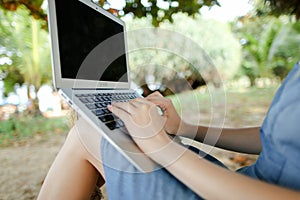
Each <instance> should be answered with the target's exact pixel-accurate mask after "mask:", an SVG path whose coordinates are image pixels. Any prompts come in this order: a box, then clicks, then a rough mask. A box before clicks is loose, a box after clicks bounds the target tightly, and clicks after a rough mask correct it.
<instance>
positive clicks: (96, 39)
mask: <svg viewBox="0 0 300 200" xmlns="http://www.w3.org/2000/svg"><path fill="white" fill-rule="evenodd" d="M56 18H57V31H58V42H59V52H60V64H61V74H62V78H68V79H84V80H96V81H98V80H99V81H112V82H127V81H128V77H127V67H126V56H125V41H124V34H123V33H124V27H123V25H121V24H119V23H117V22H115V21H114V20H112V19H110V18H108V17H107V16H105V15H103V14H101V13H99V12H97V11H96V10H94V9H92V8H90V7H88V6H87V5H85V4H83V3H82V2H79V1H77V0H56ZM116 34H117V35H118V36H115V35H116ZM110 38H113V39H110ZM105 41H106V43H105ZM107 41H109V42H107ZM103 44H104V45H103Z"/></svg>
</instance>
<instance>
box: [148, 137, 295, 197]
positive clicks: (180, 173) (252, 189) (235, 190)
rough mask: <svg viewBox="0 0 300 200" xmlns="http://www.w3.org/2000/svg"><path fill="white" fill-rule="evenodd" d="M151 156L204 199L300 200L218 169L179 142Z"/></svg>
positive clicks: (289, 192) (169, 144)
mask: <svg viewBox="0 0 300 200" xmlns="http://www.w3.org/2000/svg"><path fill="white" fill-rule="evenodd" d="M165 142H166V141H165ZM178 155H181V156H180V157H178ZM149 156H150V157H151V158H152V159H153V160H155V161H156V162H158V163H160V164H161V165H162V166H165V168H166V169H167V170H168V171H169V172H170V173H172V174H173V175H174V176H175V177H176V178H178V179H179V180H180V181H182V182H183V183H184V184H186V185H187V186H188V187H189V188H191V189H192V190H193V191H194V192H195V193H197V194H198V195H200V196H201V197H203V198H204V199H237V200H239V199H245V200H246V199H249V200H253V199H274V200H275V199H299V198H300V193H299V192H296V191H292V190H289V189H285V188H282V187H278V186H275V185H271V184H268V183H265V182H262V181H258V180H255V179H252V178H249V177H246V176H244V175H241V174H238V173H235V172H232V171H229V170H226V169H224V168H221V167H219V166H216V165H214V164H212V163H210V162H209V161H207V160H205V159H202V158H200V157H199V155H197V154H195V153H194V152H191V151H189V150H186V149H185V148H184V147H182V146H181V145H179V144H177V143H175V142H171V141H169V142H168V145H167V148H163V149H162V150H161V151H159V152H157V153H154V154H149ZM174 157H175V158H177V159H176V160H175V161H174V160H173V158H174Z"/></svg>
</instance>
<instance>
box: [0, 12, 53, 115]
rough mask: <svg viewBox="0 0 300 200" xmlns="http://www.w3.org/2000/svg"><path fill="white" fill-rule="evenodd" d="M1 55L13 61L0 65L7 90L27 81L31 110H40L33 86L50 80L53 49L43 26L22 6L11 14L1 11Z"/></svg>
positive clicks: (33, 111) (7, 91) (35, 86)
mask: <svg viewBox="0 0 300 200" xmlns="http://www.w3.org/2000/svg"><path fill="white" fill-rule="evenodd" d="M0 15H1V19H2V20H1V22H0V24H1V30H3V31H1V32H0V39H1V43H0V49H3V51H1V52H0V56H1V58H2V59H3V58H7V59H9V60H10V62H8V63H5V64H3V65H0V71H1V72H2V77H3V81H4V83H5V87H6V93H9V92H11V91H12V90H13V86H14V85H15V83H19V84H23V83H26V85H27V87H28V98H29V100H30V102H31V105H32V106H31V110H30V112H32V113H34V114H35V113H36V112H38V111H39V110H38V99H37V98H35V97H34V96H31V95H30V89H29V88H30V87H31V86H34V90H35V92H37V91H38V90H39V88H40V87H41V86H42V84H44V83H47V82H50V81H51V63H50V49H49V42H48V33H47V32H46V31H45V30H42V29H41V26H40V25H41V24H40V22H39V21H37V20H35V19H34V18H32V17H31V16H30V15H29V12H28V10H27V9H24V8H21V9H18V11H17V12H14V13H11V12H7V13H5V14H4V12H3V11H2V10H1V11H0Z"/></svg>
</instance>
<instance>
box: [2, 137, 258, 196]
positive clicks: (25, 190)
mask: <svg viewBox="0 0 300 200" xmlns="http://www.w3.org/2000/svg"><path fill="white" fill-rule="evenodd" d="M65 137H66V135H65V134H56V135H52V136H51V137H48V138H43V139H42V140H41V141H38V142H34V143H33V144H28V145H27V146H19V147H9V148H1V149H0V200H30V199H36V197H37V194H38V192H39V190H40V187H41V184H42V182H43V179H44V177H45V175H46V173H47V171H48V169H49V167H50V165H51V163H52V161H53V160H54V158H55V156H56V154H57V153H58V151H59V149H60V147H61V146H62V144H63V142H64V140H65ZM211 153H212V154H214V155H216V156H217V157H218V158H219V159H221V160H222V161H223V162H224V163H225V164H226V165H228V166H229V167H230V168H232V169H236V168H238V167H240V166H241V165H244V164H250V163H252V162H253V161H254V160H255V158H256V157H255V156H250V157H249V156H244V155H238V154H234V153H231V152H224V151H219V150H216V149H214V150H213V151H212V152H211ZM105 199H106V198H105Z"/></svg>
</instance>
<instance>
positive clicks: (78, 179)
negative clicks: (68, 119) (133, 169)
mask: <svg viewBox="0 0 300 200" xmlns="http://www.w3.org/2000/svg"><path fill="white" fill-rule="evenodd" d="M100 143H101V134H100V133H99V132H97V131H96V130H94V129H93V128H91V127H90V126H89V125H88V124H87V122H85V121H84V120H82V119H79V120H78V121H77V122H76V123H75V126H74V127H73V128H72V129H71V130H70V132H69V135H68V137H67V139H66V141H65V143H64V145H63V147H62V149H61V150H60V152H59V153H58V155H57V157H56V158H55V160H54V162H53V164H52V166H51V168H50V170H49V172H48V174H47V176H46V179H45V181H44V183H43V185H42V188H41V191H40V193H39V196H38V199H39V200H44V199H49V200H53V199H55V200H60V199H61V200H65V199H72V200H76V199H80V200H81V199H89V197H90V195H91V193H92V192H93V190H94V187H95V184H96V182H97V179H98V176H99V172H100V176H99V179H100V180H99V181H98V183H99V182H100V183H101V182H102V184H103V183H104V179H103V178H102V176H101V175H103V174H104V173H103V168H102V164H101V159H100V156H101V155H100Z"/></svg>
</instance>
